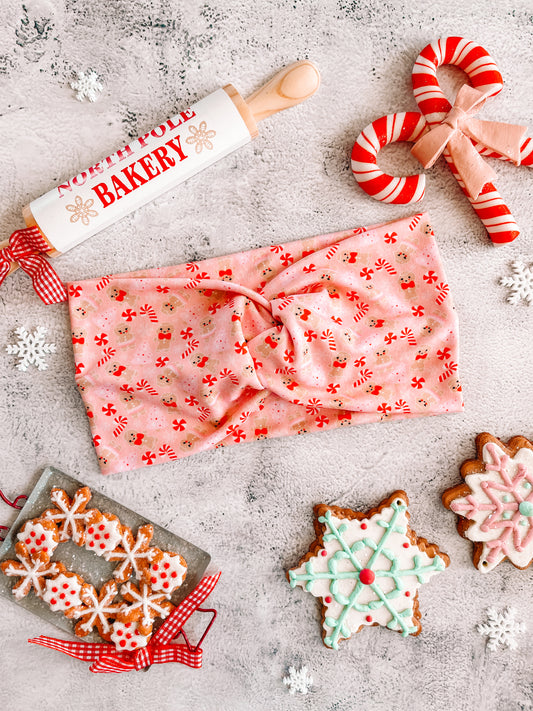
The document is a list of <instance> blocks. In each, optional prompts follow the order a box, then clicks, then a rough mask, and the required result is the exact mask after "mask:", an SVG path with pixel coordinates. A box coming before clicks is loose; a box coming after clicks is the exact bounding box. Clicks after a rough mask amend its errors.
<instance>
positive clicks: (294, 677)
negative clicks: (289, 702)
mask: <svg viewBox="0 0 533 711" xmlns="http://www.w3.org/2000/svg"><path fill="white" fill-rule="evenodd" d="M283 683H284V684H285V686H288V687H289V693H291V694H293V695H294V694H307V693H308V692H309V689H310V688H311V686H312V685H313V677H312V676H311V675H310V674H309V673H308V670H307V667H302V668H301V669H296V668H295V667H289V674H288V676H284V677H283Z"/></svg>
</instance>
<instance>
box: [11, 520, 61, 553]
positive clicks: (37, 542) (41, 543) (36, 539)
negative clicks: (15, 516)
mask: <svg viewBox="0 0 533 711" xmlns="http://www.w3.org/2000/svg"><path fill="white" fill-rule="evenodd" d="M17 538H18V539H19V541H21V542H22V543H24V545H25V546H26V548H27V549H28V551H29V553H31V555H35V554H36V553H38V552H39V551H44V552H45V553H48V555H49V556H51V555H52V554H53V552H54V551H55V549H56V548H57V546H58V545H59V530H58V528H57V526H56V524H55V523H54V522H53V521H47V520H46V519H44V518H34V519H32V520H30V521H26V523H25V524H24V526H23V527H22V528H21V529H20V531H19V532H18V534H17Z"/></svg>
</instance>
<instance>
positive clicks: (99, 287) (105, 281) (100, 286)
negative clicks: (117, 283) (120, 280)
mask: <svg viewBox="0 0 533 711" xmlns="http://www.w3.org/2000/svg"><path fill="white" fill-rule="evenodd" d="M110 281H111V274H108V275H107V276H103V277H102V278H101V279H100V281H99V282H98V284H97V285H96V291H102V289H103V288H104V287H106V286H107V285H108V284H109V282H110Z"/></svg>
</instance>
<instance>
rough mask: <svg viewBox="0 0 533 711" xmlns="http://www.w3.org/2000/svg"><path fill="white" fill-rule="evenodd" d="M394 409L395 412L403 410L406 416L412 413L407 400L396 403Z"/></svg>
mask: <svg viewBox="0 0 533 711" xmlns="http://www.w3.org/2000/svg"><path fill="white" fill-rule="evenodd" d="M394 409H395V410H401V411H402V412H404V413H405V414H409V413H410V412H411V408H410V407H409V405H408V404H407V403H406V402H405V400H398V401H397V402H395V403H394Z"/></svg>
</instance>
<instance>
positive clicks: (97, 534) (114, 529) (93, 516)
mask: <svg viewBox="0 0 533 711" xmlns="http://www.w3.org/2000/svg"><path fill="white" fill-rule="evenodd" d="M85 525H86V528H85V548H86V549H87V550H88V551H92V552H93V553H95V554H96V555H105V554H106V553H110V552H111V551H114V550H115V548H116V547H117V546H118V544H119V543H120V541H121V538H122V525H121V523H120V521H119V520H118V518H117V517H116V516H113V514H108V513H101V512H100V511H98V509H92V510H91V511H88V512H87V520H86V522H85Z"/></svg>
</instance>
